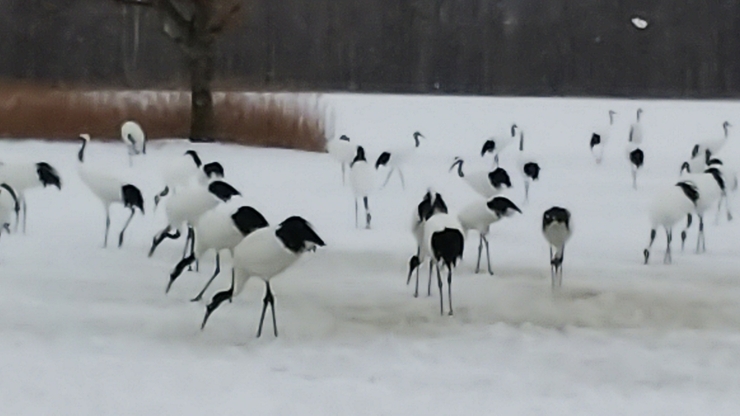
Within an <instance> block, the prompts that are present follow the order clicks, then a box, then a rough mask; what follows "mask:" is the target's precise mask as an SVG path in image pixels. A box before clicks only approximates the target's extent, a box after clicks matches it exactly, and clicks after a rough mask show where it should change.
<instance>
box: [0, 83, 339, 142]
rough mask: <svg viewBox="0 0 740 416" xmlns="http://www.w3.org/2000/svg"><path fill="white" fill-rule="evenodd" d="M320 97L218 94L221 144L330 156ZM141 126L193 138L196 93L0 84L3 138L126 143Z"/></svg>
mask: <svg viewBox="0 0 740 416" xmlns="http://www.w3.org/2000/svg"><path fill="white" fill-rule="evenodd" d="M325 110H326V109H325V107H324V105H323V104H322V102H321V96H320V95H319V94H307V93H303V94H290V93H269V94H258V93H241V92H216V93H214V111H215V117H216V132H215V137H214V138H215V139H216V140H218V141H221V142H232V143H239V144H243V145H250V146H263V147H282V148H291V149H301V150H309V151H323V150H324V146H325V140H326V139H325V137H326V130H327V125H326V124H327V119H326V117H325V113H326V111H325ZM126 120H135V121H136V122H138V123H139V124H141V126H142V127H143V128H144V131H145V132H146V134H147V138H150V139H158V138H187V137H188V131H189V126H190V93H189V92H182V91H117V90H106V91H102V90H84V89H61V88H51V87H44V86H38V85H30V84H11V85H3V84H0V136H2V137H12V138H43V139H50V140H70V139H75V138H77V137H78V135H79V134H80V133H84V132H86V133H89V134H90V135H92V136H93V137H96V138H104V139H116V140H117V139H119V138H120V130H119V129H120V126H121V124H122V123H123V122H124V121H126Z"/></svg>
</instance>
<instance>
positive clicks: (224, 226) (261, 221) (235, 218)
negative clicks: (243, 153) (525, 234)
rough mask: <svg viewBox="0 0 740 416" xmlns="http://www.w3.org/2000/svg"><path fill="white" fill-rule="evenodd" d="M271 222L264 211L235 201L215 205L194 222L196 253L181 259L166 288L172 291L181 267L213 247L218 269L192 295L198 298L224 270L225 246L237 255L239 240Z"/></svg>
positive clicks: (181, 269) (232, 254) (182, 268)
mask: <svg viewBox="0 0 740 416" xmlns="http://www.w3.org/2000/svg"><path fill="white" fill-rule="evenodd" d="M268 225H269V224H268V223H267V220H266V219H265V217H264V216H262V214H260V213H259V212H258V211H257V210H255V209H254V208H252V207H250V206H244V205H243V206H239V207H235V206H233V204H230V203H225V204H221V205H218V206H216V207H215V208H213V209H211V210H209V211H207V212H206V213H204V214H203V215H201V216H200V218H198V221H197V222H196V223H195V227H194V232H195V248H194V250H193V253H192V254H191V255H190V256H188V257H187V258H184V259H182V260H181V261H180V262H179V263H178V264H177V265H176V266H175V268H174V270H173V271H172V273H170V282H169V284H168V285H167V290H166V292H169V290H170V287H171V286H172V283H174V281H175V279H177V277H178V276H180V274H181V273H182V271H183V270H184V269H185V267H187V266H188V265H190V264H191V263H192V262H193V261H195V260H196V259H200V258H201V256H203V255H204V254H206V253H207V252H208V251H210V250H214V251H215V254H216V269H215V271H214V272H213V275H212V276H211V278H210V279H209V280H208V282H207V283H206V285H205V287H204V288H203V290H201V291H200V293H198V295H197V296H196V297H195V298H193V299H192V301H194V302H195V301H198V300H200V299H201V298H202V296H203V293H205V291H206V289H208V286H209V285H210V284H211V282H213V279H215V278H216V276H217V275H218V274H219V272H220V271H221V256H220V252H221V251H222V250H228V251H229V253H230V254H231V258H233V257H234V252H233V250H234V247H236V245H237V244H239V243H240V242H241V241H242V240H243V239H244V237H246V236H247V235H249V234H251V233H252V232H253V231H254V230H257V229H259V228H263V227H267V226H268Z"/></svg>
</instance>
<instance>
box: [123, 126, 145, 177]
mask: <svg viewBox="0 0 740 416" xmlns="http://www.w3.org/2000/svg"><path fill="white" fill-rule="evenodd" d="M121 140H123V142H124V143H126V148H127V149H128V164H129V166H132V165H133V163H134V161H133V158H134V156H136V155H145V154H146V135H145V134H144V129H142V128H141V126H140V125H139V123H137V122H135V121H132V120H129V121H126V122H125V123H123V124H122V125H121Z"/></svg>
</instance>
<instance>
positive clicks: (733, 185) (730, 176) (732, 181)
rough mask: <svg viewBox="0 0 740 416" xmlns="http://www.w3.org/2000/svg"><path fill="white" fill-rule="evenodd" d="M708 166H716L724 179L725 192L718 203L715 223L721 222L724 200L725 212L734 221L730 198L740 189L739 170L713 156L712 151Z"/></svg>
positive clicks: (708, 156) (708, 154) (709, 153)
mask: <svg viewBox="0 0 740 416" xmlns="http://www.w3.org/2000/svg"><path fill="white" fill-rule="evenodd" d="M706 154H707V157H706V159H707V168H714V169H717V170H718V171H719V173H720V174H721V177H722V179H723V181H724V192H722V196H721V197H720V199H719V202H718V203H717V217H716V219H715V224H719V219H720V213H721V211H722V202H724V203H725V214H726V215H727V221H728V222H729V221H732V209H731V208H730V199H731V197H732V196H733V194H735V193H737V191H738V175H737V170H735V169H733V168H732V167H729V166H728V165H725V164H724V163H723V162H722V160H721V159H718V158H714V157H711V152H709V151H707V153H706Z"/></svg>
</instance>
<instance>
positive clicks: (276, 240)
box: [200, 216, 325, 337]
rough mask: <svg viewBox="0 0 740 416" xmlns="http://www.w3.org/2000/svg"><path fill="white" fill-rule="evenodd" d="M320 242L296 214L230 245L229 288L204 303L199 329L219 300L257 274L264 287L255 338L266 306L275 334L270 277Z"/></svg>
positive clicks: (322, 244) (260, 326)
mask: <svg viewBox="0 0 740 416" xmlns="http://www.w3.org/2000/svg"><path fill="white" fill-rule="evenodd" d="M324 245H325V243H324V241H323V240H322V239H321V237H319V235H318V234H316V231H314V229H313V227H312V226H311V224H309V223H308V221H306V220H305V219H303V218H301V217H298V216H293V217H289V218H288V219H286V220H285V221H283V222H281V223H280V224H279V225H277V226H269V227H265V228H260V229H258V230H256V231H254V232H252V233H251V234H249V235H248V236H246V237H245V238H244V239H243V240H242V241H241V242H240V243H239V244H237V246H236V247H235V248H234V278H233V279H232V283H231V288H229V289H228V290H225V291H222V292H218V293H216V294H215V295H214V296H213V299H212V300H211V303H209V304H208V305H207V306H206V314H205V316H204V317H203V324H202V325H201V327H200V328H201V330H202V329H203V328H204V327H205V326H206V322H207V321H208V317H209V316H211V314H212V313H213V311H215V310H216V308H218V307H219V305H221V303H223V302H224V301H225V300H231V298H233V297H234V296H238V295H239V293H241V291H242V290H244V287H245V286H246V283H247V281H248V280H249V279H250V278H251V277H258V278H260V279H262V280H263V281H264V282H265V288H266V290H265V297H264V299H263V304H262V314H261V316H260V323H259V328H258V329H257V337H259V336H260V335H262V323H263V322H264V320H265V312H266V311H267V307H268V306H269V307H270V308H271V309H272V328H273V331H274V333H275V336H277V335H278V332H277V320H276V319H275V297H274V296H273V294H272V289H271V288H270V280H271V279H273V278H275V277H277V276H279V275H280V274H281V273H282V272H283V271H285V270H286V269H288V268H290V267H291V266H292V265H293V264H295V262H296V261H297V260H298V259H299V258H301V256H302V255H303V253H305V252H306V251H313V250H316V247H317V246H324Z"/></svg>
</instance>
